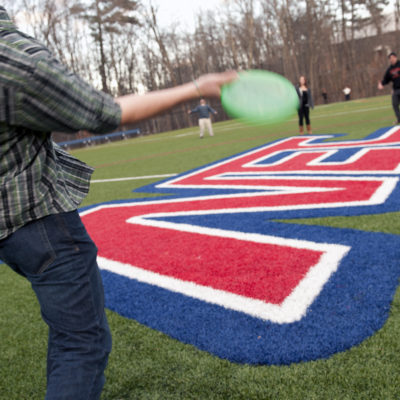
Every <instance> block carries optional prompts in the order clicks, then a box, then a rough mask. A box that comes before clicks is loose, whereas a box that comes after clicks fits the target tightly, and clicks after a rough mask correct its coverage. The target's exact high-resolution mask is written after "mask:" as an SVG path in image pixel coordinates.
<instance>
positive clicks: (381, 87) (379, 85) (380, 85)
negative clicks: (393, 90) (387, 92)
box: [378, 81, 383, 90]
mask: <svg viewBox="0 0 400 400" xmlns="http://www.w3.org/2000/svg"><path fill="white" fill-rule="evenodd" d="M378 89H379V90H382V89H383V85H382V83H381V82H380V81H379V82H378Z"/></svg>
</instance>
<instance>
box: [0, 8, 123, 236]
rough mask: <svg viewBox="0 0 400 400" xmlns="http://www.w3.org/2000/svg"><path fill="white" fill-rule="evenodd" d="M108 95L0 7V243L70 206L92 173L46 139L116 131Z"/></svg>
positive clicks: (117, 113) (116, 111)
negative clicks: (81, 132) (68, 66)
mask: <svg viewBox="0 0 400 400" xmlns="http://www.w3.org/2000/svg"><path fill="white" fill-rule="evenodd" d="M120 120H121V109H120V107H119V105H118V104H116V103H115V102H114V100H113V98H112V97H111V96H109V95H107V94H105V93H103V92H100V91H96V90H95V89H93V88H92V87H91V86H90V85H88V84H87V83H85V82H84V81H83V80H82V79H80V78H79V77H77V76H76V75H74V74H72V73H70V72H69V71H67V70H66V68H65V67H64V66H63V65H61V64H60V63H59V62H58V61H57V60H56V59H55V58H54V57H52V56H51V54H50V52H49V51H48V50H47V49H46V48H45V47H44V46H43V45H42V44H40V42H38V41H36V40H35V39H33V38H31V37H29V36H27V35H25V34H24V33H22V32H19V31H18V30H17V28H16V27H15V26H14V25H13V24H12V22H11V21H10V19H9V17H8V15H7V13H6V12H5V10H4V8H3V7H1V6H0V239H3V238H5V237H7V236H8V235H9V234H11V233H12V232H14V231H16V230H17V229H18V228H19V227H21V226H23V225H25V224H26V223H27V222H29V221H32V220H35V219H38V218H41V217H44V216H46V215H50V214H55V213H59V212H64V211H72V210H75V209H76V208H77V206H78V205H79V204H80V202H81V201H82V200H83V198H84V197H85V196H86V194H87V193H88V190H89V182H90V176H91V174H92V172H93V169H92V168H91V167H89V166H87V165H86V164H85V163H83V162H81V161H79V160H77V159H76V158H74V157H72V156H71V155H69V154H68V153H66V152H65V151H63V150H62V149H61V148H60V147H59V146H57V145H56V144H55V143H54V142H53V141H52V140H51V132H52V131H60V132H69V133H73V132H76V131H78V130H81V129H85V130H88V131H91V132H93V133H106V132H110V131H112V130H114V129H116V128H117V127H118V125H119V123H120Z"/></svg>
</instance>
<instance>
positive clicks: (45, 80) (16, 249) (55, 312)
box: [0, 6, 237, 400]
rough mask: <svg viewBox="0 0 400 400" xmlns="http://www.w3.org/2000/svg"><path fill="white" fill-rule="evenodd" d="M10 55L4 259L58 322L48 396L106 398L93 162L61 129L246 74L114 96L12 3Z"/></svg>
mask: <svg viewBox="0 0 400 400" xmlns="http://www.w3.org/2000/svg"><path fill="white" fill-rule="evenodd" d="M0 56H1V57H0V94H1V102H0V144H1V145H0V259H1V260H3V261H4V262H5V263H6V264H7V265H8V266H9V267H11V268H12V269H13V270H14V271H15V272H17V273H18V274H20V275H22V276H24V277H25V278H26V279H28V280H29V282H30V283H31V287H32V289H33V290H34V292H35V294H36V297H37V299H38V302H39V305H40V310H41V315H42V318H43V320H44V321H45V323H46V324H47V325H48V328H49V334H48V353H47V391H46V400H98V399H99V398H100V394H101V391H102V388H103V385H104V382H105V378H104V370H105V368H106V366H107V361H108V355H109V353H110V351H111V334H110V329H109V326H108V323H107V318H106V314H105V310H104V291H103V284H102V279H101V275H100V271H99V267H98V265H97V248H96V246H95V244H94V243H93V241H92V240H91V238H90V237H89V235H88V233H87V232H86V229H85V226H84V225H83V223H82V221H81V218H80V216H79V213H78V211H77V208H78V206H79V204H80V203H81V201H82V200H83V199H84V198H85V196H86V195H87V193H88V190H89V184H90V177H91V175H92V173H93V169H92V168H91V167H90V166H88V165H86V164H85V163H83V162H82V161H80V160H78V159H76V158H75V157H72V156H71V155H70V154H68V153H66V152H65V151H64V150H62V149H61V148H60V147H59V146H57V145H56V144H55V143H54V142H53V141H52V139H51V132H52V131H59V132H66V133H75V132H76V131H79V130H87V131H90V132H92V133H97V134H101V133H107V132H111V131H113V130H115V129H117V128H118V127H119V126H120V125H124V124H131V123H136V122H138V121H140V120H143V119H146V118H150V117H152V116H154V115H156V114H158V113H161V112H163V111H166V110H168V109H170V108H172V107H174V106H176V105H177V104H180V103H182V102H185V101H190V100H193V99H196V98H198V97H199V91H200V90H201V93H202V94H203V95H204V96H207V97H215V98H219V97H220V89H221V86H222V85H224V84H227V83H229V82H231V81H233V80H234V79H236V77H237V74H236V72H233V71H229V72H225V73H220V74H208V75H203V76H201V77H200V78H198V79H197V81H195V82H190V83H186V84H183V85H180V86H177V87H174V88H170V89H165V90H160V91H155V92H150V93H148V94H145V95H143V96H138V95H134V94H130V95H126V96H122V97H118V98H116V99H114V98H113V97H111V96H110V95H108V94H106V93H104V92H101V91H98V90H95V89H94V88H93V87H92V86H90V85H89V84H87V83H86V82H85V81H83V80H82V79H81V78H80V77H78V76H77V75H75V74H72V73H71V72H69V71H68V70H67V68H65V67H64V66H63V65H62V64H61V63H60V62H59V61H58V60H57V59H56V58H54V57H53V55H52V54H51V53H50V51H49V50H48V49H47V48H46V47H45V46H44V45H42V44H41V43H40V42H38V41H37V40H35V39H33V38H31V37H29V36H28V35H26V34H24V33H22V32H20V31H19V30H18V29H17V27H16V26H15V25H14V24H13V23H12V22H11V20H10V18H9V16H8V14H7V13H6V10H5V9H4V8H3V7H2V6H0ZM9 368H12V366H9ZM27 390H28V389H27ZM24 398H29V394H28V393H27V394H26V396H25V397H24Z"/></svg>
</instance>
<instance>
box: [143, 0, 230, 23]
mask: <svg viewBox="0 0 400 400" xmlns="http://www.w3.org/2000/svg"><path fill="white" fill-rule="evenodd" d="M150 2H151V3H152V4H154V5H155V6H157V7H158V14H157V16H158V19H159V23H160V25H162V26H169V25H171V24H174V23H179V25H180V26H182V28H185V27H186V28H189V29H190V30H191V29H192V28H193V26H194V20H195V15H197V14H198V13H199V12H201V11H207V10H211V11H213V10H214V11H216V10H217V8H218V7H219V6H220V5H221V4H223V3H224V0H142V4H144V5H147V4H150Z"/></svg>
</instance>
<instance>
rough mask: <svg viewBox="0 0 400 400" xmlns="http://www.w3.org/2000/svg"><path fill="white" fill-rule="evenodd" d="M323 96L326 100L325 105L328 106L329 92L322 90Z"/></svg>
mask: <svg viewBox="0 0 400 400" xmlns="http://www.w3.org/2000/svg"><path fill="white" fill-rule="evenodd" d="M321 95H322V98H323V99H324V104H327V103H328V92H327V91H326V89H325V88H324V89H322V93H321Z"/></svg>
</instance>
